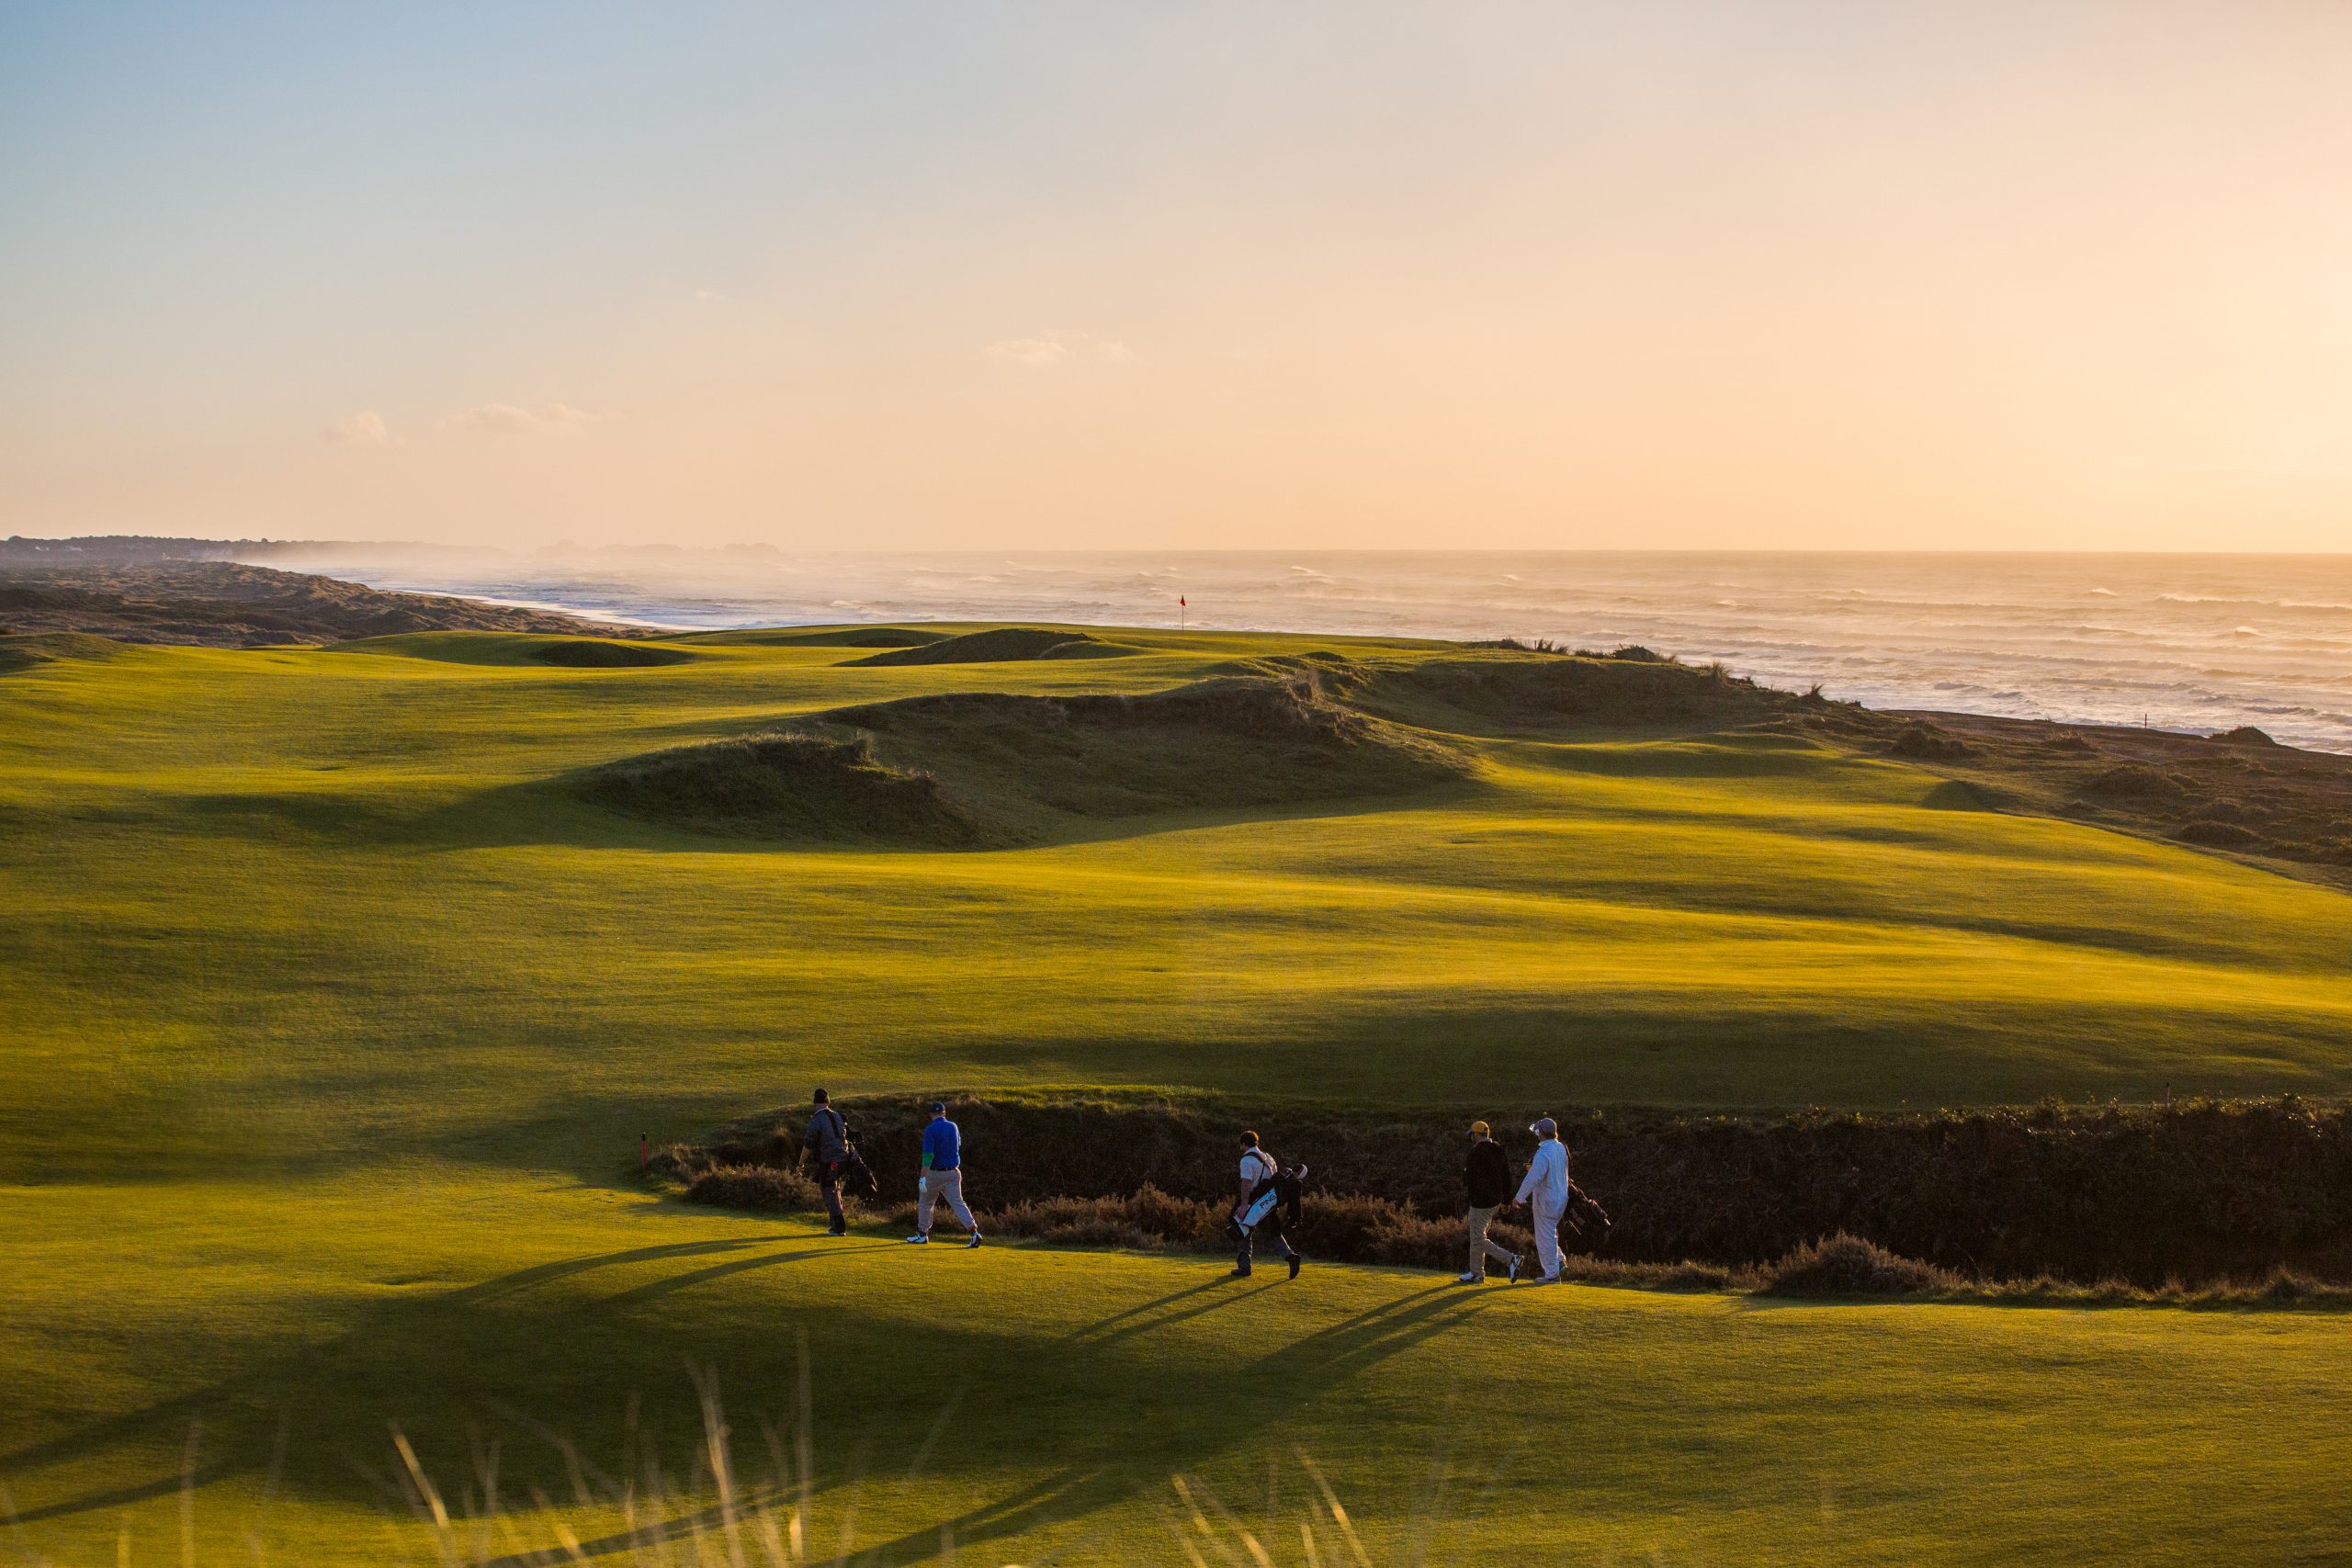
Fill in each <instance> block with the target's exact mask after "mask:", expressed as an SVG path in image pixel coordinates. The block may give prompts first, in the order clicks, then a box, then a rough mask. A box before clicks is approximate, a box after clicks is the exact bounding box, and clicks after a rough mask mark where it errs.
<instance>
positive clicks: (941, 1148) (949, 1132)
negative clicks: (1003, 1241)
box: [907, 1100, 980, 1247]
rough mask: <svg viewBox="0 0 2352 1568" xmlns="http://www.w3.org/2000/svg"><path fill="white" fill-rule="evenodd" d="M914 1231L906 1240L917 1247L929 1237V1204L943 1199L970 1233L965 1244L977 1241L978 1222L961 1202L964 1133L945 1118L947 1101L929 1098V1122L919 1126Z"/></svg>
mask: <svg viewBox="0 0 2352 1568" xmlns="http://www.w3.org/2000/svg"><path fill="white" fill-rule="evenodd" d="M916 1190H917V1193H918V1196H917V1198H916V1200H915V1234H914V1235H910V1236H909V1237H907V1240H908V1241H909V1242H910V1243H912V1244H913V1245H915V1246H917V1247H921V1246H922V1245H924V1244H925V1243H927V1242H929V1241H930V1240H931V1210H932V1205H933V1203H936V1202H937V1201H939V1200H940V1199H942V1198H944V1199H946V1200H947V1212H948V1213H951V1214H954V1215H955V1216H956V1223H957V1224H960V1225H962V1226H963V1227H964V1229H965V1230H966V1231H967V1232H969V1233H970V1235H971V1239H970V1240H969V1241H967V1242H966V1243H965V1244H964V1245H965V1246H966V1247H978V1246H979V1245H980V1227H979V1223H978V1221H976V1220H974V1219H973V1218H972V1211H971V1210H969V1209H967V1208H966V1207H965V1206H964V1134H962V1133H961V1132H960V1131H958V1130H957V1128H956V1123H955V1122H950V1121H949V1120H948V1119H947V1102H946V1101H945V1100H933V1101H932V1102H931V1124H930V1125H929V1126H927V1127H925V1128H924V1129H923V1130H922V1175H921V1176H919V1177H917V1178H916Z"/></svg>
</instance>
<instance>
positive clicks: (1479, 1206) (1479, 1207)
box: [1460, 1122, 1519, 1285]
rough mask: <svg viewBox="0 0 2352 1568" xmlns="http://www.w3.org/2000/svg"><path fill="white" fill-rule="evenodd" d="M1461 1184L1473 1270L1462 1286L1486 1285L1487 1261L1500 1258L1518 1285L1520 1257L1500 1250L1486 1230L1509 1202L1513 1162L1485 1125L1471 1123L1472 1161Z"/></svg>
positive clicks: (1465, 1275) (1468, 1271)
mask: <svg viewBox="0 0 2352 1568" xmlns="http://www.w3.org/2000/svg"><path fill="white" fill-rule="evenodd" d="M1462 1184H1463V1186H1464V1188H1466V1189H1467V1190H1468V1192H1469V1198H1470V1215H1469V1219H1468V1221H1467V1222H1466V1224H1467V1227H1468V1233H1469V1242H1470V1267H1469V1268H1468V1269H1465V1270H1464V1272H1463V1275H1462V1279H1461V1281H1460V1282H1461V1283H1463V1284H1464V1285H1479V1284H1484V1283H1485V1282H1486V1279H1487V1259H1488V1258H1500V1259H1501V1260H1502V1262H1503V1264H1504V1266H1505V1267H1506V1268H1508V1269H1510V1279H1511V1280H1512V1281H1513V1282H1514V1283H1516V1282H1517V1280H1518V1279H1519V1254H1517V1253H1515V1252H1512V1251H1510V1250H1509V1249H1507V1248H1505V1247H1498V1246H1497V1245H1496V1244H1495V1243H1493V1242H1491V1241H1489V1240H1487V1225H1489V1224H1493V1223H1494V1218H1495V1211H1496V1210H1497V1209H1499V1208H1501V1207H1502V1206H1503V1205H1504V1204H1506V1203H1508V1202H1510V1157H1509V1156H1506V1155H1505V1154H1504V1153H1503V1146H1502V1145H1500V1144H1498V1143H1497V1142H1495V1140H1494V1138H1493V1137H1492V1136H1491V1135H1489V1134H1488V1131H1487V1124H1486V1123H1485V1122H1471V1123H1470V1159H1469V1163H1468V1164H1467V1165H1466V1166H1465V1167H1464V1169H1463V1172H1462Z"/></svg>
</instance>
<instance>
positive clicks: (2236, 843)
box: [2172, 817, 2264, 850]
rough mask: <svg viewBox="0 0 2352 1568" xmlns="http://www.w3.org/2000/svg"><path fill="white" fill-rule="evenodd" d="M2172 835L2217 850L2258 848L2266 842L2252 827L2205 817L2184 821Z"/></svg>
mask: <svg viewBox="0 0 2352 1568" xmlns="http://www.w3.org/2000/svg"><path fill="white" fill-rule="evenodd" d="M2172 836H2173V837H2174V838H2176V839H2178V840H2180V841H2181V842H2182V843H2184V844H2202V845H2204V846H2205V847H2206V848H2208V849H2215V850H2251V849H2258V848H2259V847H2261V845H2262V843H2263V842H2264V840H2263V837H2262V835H2261V834H2259V833H2257V832H2256V831H2255V830H2254V829H2251V828H2247V827H2244V826H2242V825H2240V824H2239V823H2235V822H2224V821H2222V820H2220V819H2219V818H2205V817H2200V818H2198V819H2197V820H2196V821H2194V822H2184V823H2182V824H2181V825H2180V826H2179V827H2177V828H2176V829H2173V830H2172Z"/></svg>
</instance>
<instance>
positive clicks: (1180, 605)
mask: <svg viewBox="0 0 2352 1568" xmlns="http://www.w3.org/2000/svg"><path fill="white" fill-rule="evenodd" d="M1176 607H1177V608H1178V609H1180V610H1182V609H1186V608H1188V607H1189V606H1188V605H1187V604H1185V602H1184V596H1183V595H1182V593H1179V594H1178V595H1176Z"/></svg>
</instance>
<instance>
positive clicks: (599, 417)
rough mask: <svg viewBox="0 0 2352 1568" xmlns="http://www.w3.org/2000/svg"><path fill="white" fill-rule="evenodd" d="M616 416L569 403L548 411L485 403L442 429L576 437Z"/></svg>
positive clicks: (456, 416)
mask: <svg viewBox="0 0 2352 1568" xmlns="http://www.w3.org/2000/svg"><path fill="white" fill-rule="evenodd" d="M612 417H613V416H612V415H611V414H608V413H594V412H590V411H589V410H586V409H579V408H574V407H572V406H571V404H570V403H549V404H548V405H547V407H546V408H545V409H540V410H534V409H527V408H525V407H524V406H523V405H522V404H520V403H484V404H482V405H481V407H480V408H470V409H468V410H466V411H465V412H462V413H453V414H451V415H450V416H449V417H448V418H447V419H445V420H443V421H442V422H441V428H442V429H444V430H452V431H458V432H464V433H470V434H479V435H577V434H580V432H581V431H582V430H583V429H585V428H586V427H587V426H589V425H592V424H601V423H604V422H605V420H608V419H610V418H612Z"/></svg>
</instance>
